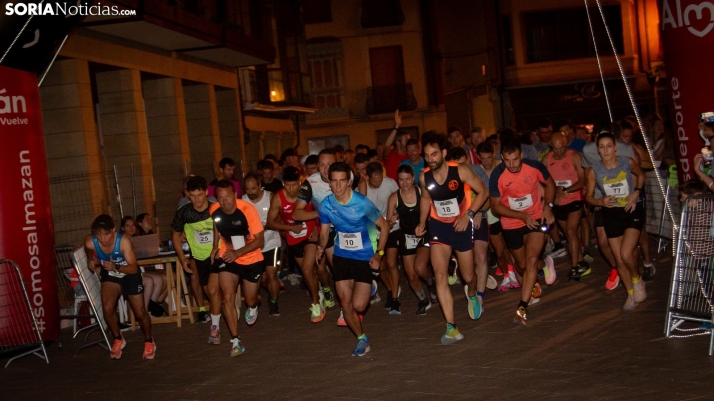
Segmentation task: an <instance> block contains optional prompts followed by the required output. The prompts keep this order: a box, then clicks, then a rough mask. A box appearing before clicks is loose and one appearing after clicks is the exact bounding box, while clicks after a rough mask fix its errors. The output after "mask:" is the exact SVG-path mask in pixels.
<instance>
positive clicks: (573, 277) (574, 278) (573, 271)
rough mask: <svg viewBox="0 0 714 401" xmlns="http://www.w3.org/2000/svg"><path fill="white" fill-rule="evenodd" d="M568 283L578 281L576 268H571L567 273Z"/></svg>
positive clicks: (578, 276)
mask: <svg viewBox="0 0 714 401" xmlns="http://www.w3.org/2000/svg"><path fill="white" fill-rule="evenodd" d="M568 281H580V269H579V268H578V267H577V266H573V267H572V268H571V269H570V273H568Z"/></svg>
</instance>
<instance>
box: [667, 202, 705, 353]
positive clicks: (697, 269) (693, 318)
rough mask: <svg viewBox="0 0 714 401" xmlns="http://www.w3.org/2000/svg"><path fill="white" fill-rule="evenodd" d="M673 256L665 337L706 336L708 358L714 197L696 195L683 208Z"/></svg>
mask: <svg viewBox="0 0 714 401" xmlns="http://www.w3.org/2000/svg"><path fill="white" fill-rule="evenodd" d="M675 256H676V259H675V264H674V269H673V270H672V280H671V285H670V292H669V303H668V305H667V321H666V326H665V334H666V336H667V337H691V336H697V335H709V355H710V356H711V355H712V353H713V351H714V331H713V330H712V325H714V307H712V295H714V275H712V272H713V271H714V195H696V196H693V197H691V198H689V199H688V200H687V201H686V202H685V204H684V205H682V217H681V225H680V230H679V233H678V236H677V241H676V255H675ZM675 332H676V333H681V334H675Z"/></svg>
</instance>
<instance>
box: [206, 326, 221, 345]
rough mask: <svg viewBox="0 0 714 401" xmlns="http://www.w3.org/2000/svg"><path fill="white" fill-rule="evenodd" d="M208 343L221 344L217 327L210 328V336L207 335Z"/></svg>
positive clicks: (219, 329) (219, 331)
mask: <svg viewBox="0 0 714 401" xmlns="http://www.w3.org/2000/svg"><path fill="white" fill-rule="evenodd" d="M208 343H209V344H211V345H220V344H221V328H220V327H218V326H211V334H209V335H208Z"/></svg>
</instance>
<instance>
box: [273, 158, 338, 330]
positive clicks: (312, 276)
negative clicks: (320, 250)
mask: <svg viewBox="0 0 714 401" xmlns="http://www.w3.org/2000/svg"><path fill="white" fill-rule="evenodd" d="M299 191H300V171H299V170H298V169H296V168H294V167H293V168H290V167H288V168H286V169H285V170H283V189H282V190H280V191H278V196H273V200H272V201H271V203H270V210H269V211H268V228H270V229H273V230H280V231H283V232H285V239H286V241H287V243H288V253H289V254H290V255H291V256H292V257H294V258H295V260H297V263H298V265H299V266H300V270H302V274H303V277H304V278H305V283H306V284H307V286H308V291H309V292H310V296H311V297H312V304H311V306H310V312H311V317H310V320H311V321H312V322H313V323H317V322H320V321H322V319H323V318H324V317H325V308H324V307H323V306H321V305H320V299H319V289H318V284H319V283H318V280H317V270H316V267H315V252H317V239H318V232H317V223H316V221H315V219H311V220H307V221H298V220H295V219H294V217H293V211H294V210H295V203H296V202H297V200H298V192H299ZM305 211H307V212H312V211H313V206H312V203H308V204H307V205H306V206H305Z"/></svg>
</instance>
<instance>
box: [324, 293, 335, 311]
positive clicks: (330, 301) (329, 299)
mask: <svg viewBox="0 0 714 401" xmlns="http://www.w3.org/2000/svg"><path fill="white" fill-rule="evenodd" d="M323 294H324V297H325V300H324V301H323V303H324V305H325V308H332V307H334V306H335V296H334V295H333V294H332V291H331V290H327V291H325V290H323Z"/></svg>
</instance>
